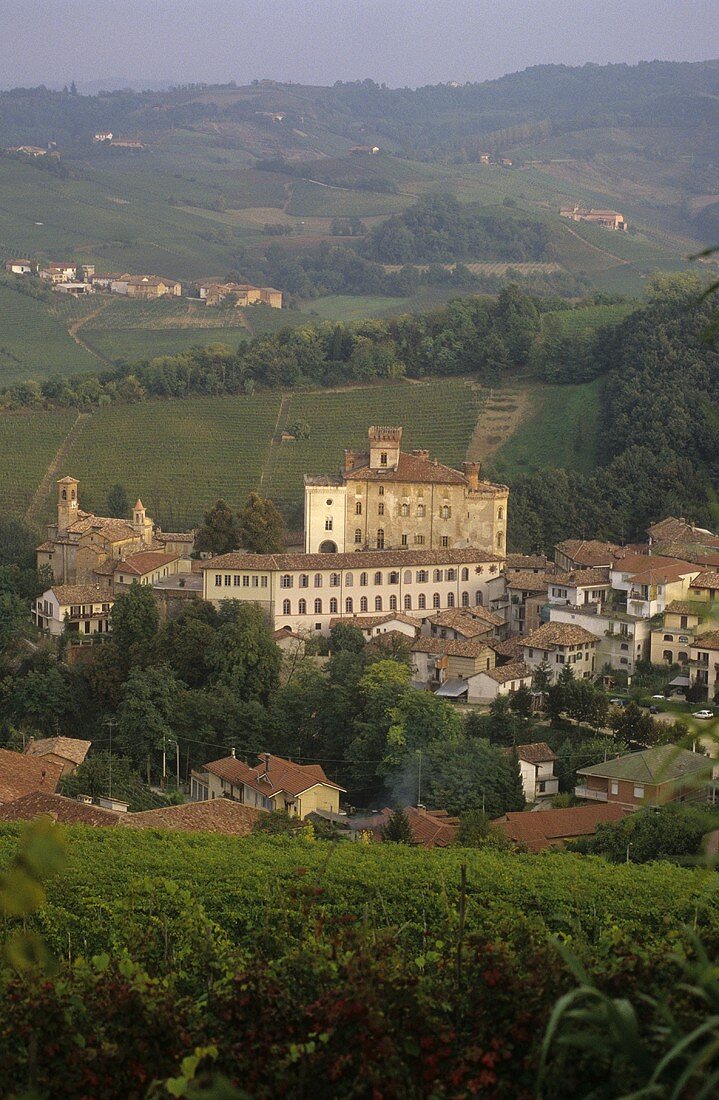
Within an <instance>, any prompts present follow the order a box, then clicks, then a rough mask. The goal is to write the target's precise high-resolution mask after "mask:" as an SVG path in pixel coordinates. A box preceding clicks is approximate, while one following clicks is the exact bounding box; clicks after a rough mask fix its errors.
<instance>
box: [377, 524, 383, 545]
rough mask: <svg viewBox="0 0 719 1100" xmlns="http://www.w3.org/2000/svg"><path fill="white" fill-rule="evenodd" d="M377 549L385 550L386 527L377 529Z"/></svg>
mask: <svg viewBox="0 0 719 1100" xmlns="http://www.w3.org/2000/svg"><path fill="white" fill-rule="evenodd" d="M377 549H378V550H384V528H383V527H380V528H379V529H378V531H377Z"/></svg>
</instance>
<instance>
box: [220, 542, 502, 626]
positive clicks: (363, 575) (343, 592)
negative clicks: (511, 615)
mask: <svg viewBox="0 0 719 1100" xmlns="http://www.w3.org/2000/svg"><path fill="white" fill-rule="evenodd" d="M500 565H501V558H499V557H497V556H495V555H494V554H488V553H486V552H484V551H482V550H475V549H472V548H466V549H460V550H424V551H417V550H397V551H391V550H384V551H366V552H365V553H349V554H248V553H246V552H244V551H237V552H235V553H231V554H223V555H222V556H220V557H217V558H211V559H210V560H208V561H205V562H203V563H202V566H201V569H202V573H203V577H204V582H203V596H204V599H206V600H210V601H211V602H212V603H214V604H215V605H216V606H220V604H221V603H223V602H224V601H225V600H240V601H249V602H250V603H255V604H257V605H258V606H259V607H261V608H262V609H263V610H264V611H265V612H266V614H267V616H268V618H269V620H270V623H271V625H272V628H273V629H275V630H276V629H278V628H279V627H281V626H291V627H292V629H293V630H298V631H307V630H312V631H318V632H322V633H325V634H327V633H329V629H330V623H331V622H332V620H334V619H337V618H341V619H344V620H347V619H349V620H351V619H352V618H353V616H354V615H355V614H360V615H367V614H375V615H377V614H384V613H386V612H396V611H404V612H409V613H410V614H414V613H419V617H422V613H423V612H425V611H433V612H437V611H442V610H446V609H447V608H451V607H470V606H472V605H477V604H484V603H485V602H486V596H487V586H488V582H489V580H490V578H491V577H492V576H494V574H496V573H497V572H498V571H499V567H500Z"/></svg>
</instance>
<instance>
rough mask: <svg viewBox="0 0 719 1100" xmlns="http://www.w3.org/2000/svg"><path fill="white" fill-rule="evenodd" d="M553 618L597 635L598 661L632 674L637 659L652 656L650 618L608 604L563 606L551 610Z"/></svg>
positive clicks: (555, 620) (600, 665)
mask: <svg viewBox="0 0 719 1100" xmlns="http://www.w3.org/2000/svg"><path fill="white" fill-rule="evenodd" d="M549 619H550V622H553V623H568V624H570V625H572V626H581V627H583V628H584V629H585V630H588V631H589V632H590V634H594V635H595V636H596V639H597V650H596V664H597V669H598V670H601V669H602V668H604V666H605V665H609V667H610V668H613V669H617V670H618V671H623V672H626V673H627V674H628V675H629V676H632V675H633V674H634V672H635V670H636V665H637V661H647V660H649V657H650V643H651V625H650V622H649V619H641V618H638V617H637V616H636V615H627V614H626V612H623V611H615V610H614V609H612V608H609V607H607V606H606V605H605V606H602V607H596V606H592V605H590V606H588V607H561V606H553V607H551V608H550V611H549Z"/></svg>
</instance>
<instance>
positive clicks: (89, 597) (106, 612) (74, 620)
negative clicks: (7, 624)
mask: <svg viewBox="0 0 719 1100" xmlns="http://www.w3.org/2000/svg"><path fill="white" fill-rule="evenodd" d="M113 603H114V599H113V597H112V595H110V594H109V593H108V592H105V591H103V590H102V589H101V588H100V587H99V586H98V585H93V584H55V585H53V586H52V588H48V589H47V590H46V591H45V592H43V594H42V596H38V598H37V599H36V600H35V602H34V604H33V605H32V610H31V618H32V621H33V623H34V624H35V626H37V627H38V629H39V630H43V631H46V632H47V633H48V634H51V635H52V636H53V637H56V638H57V637H59V636H60V635H61V634H64V632H65V631H66V630H67V631H68V632H70V633H75V634H107V633H109V631H110V612H111V611H112V605H113Z"/></svg>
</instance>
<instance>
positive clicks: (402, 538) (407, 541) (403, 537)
mask: <svg viewBox="0 0 719 1100" xmlns="http://www.w3.org/2000/svg"><path fill="white" fill-rule="evenodd" d="M400 542H401V544H402V546H407V545H408V544H409V539H408V537H407V535H402V537H401V539H400Z"/></svg>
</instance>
